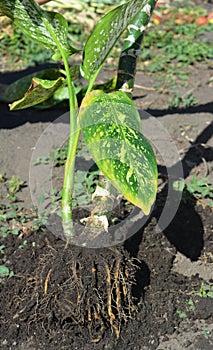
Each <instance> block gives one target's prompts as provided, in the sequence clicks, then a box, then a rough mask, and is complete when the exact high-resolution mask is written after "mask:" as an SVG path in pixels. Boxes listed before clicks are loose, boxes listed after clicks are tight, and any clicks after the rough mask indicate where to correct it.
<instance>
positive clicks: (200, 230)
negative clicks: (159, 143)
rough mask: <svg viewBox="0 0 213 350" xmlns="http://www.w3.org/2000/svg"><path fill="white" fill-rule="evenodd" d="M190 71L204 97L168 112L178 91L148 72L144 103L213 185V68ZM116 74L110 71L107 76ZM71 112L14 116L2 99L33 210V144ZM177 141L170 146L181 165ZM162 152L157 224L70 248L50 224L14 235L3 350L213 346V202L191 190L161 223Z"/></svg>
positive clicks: (12, 155)
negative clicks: (103, 244) (99, 244)
mask: <svg viewBox="0 0 213 350" xmlns="http://www.w3.org/2000/svg"><path fill="white" fill-rule="evenodd" d="M33 69H36V70H37V69H40V67H36V68H30V70H33ZM186 69H187V70H189V71H190V72H191V74H190V75H189V85H188V87H187V89H188V90H190V91H191V89H193V95H194V96H195V97H196V101H197V102H196V104H195V105H193V106H191V107H189V108H187V107H185V108H184V107H181V108H176V109H174V108H172V109H168V106H167V104H168V96H167V94H159V92H158V91H157V89H155V88H153V86H154V84H155V82H156V75H155V74H152V73H148V72H146V73H145V74H144V72H141V71H140V72H138V73H137V75H136V88H135V91H134V101H135V103H136V105H137V107H138V109H140V110H141V109H143V110H145V111H146V112H148V113H149V114H151V115H152V116H154V117H155V118H156V120H157V122H158V123H159V122H160V125H161V126H162V128H163V130H167V131H168V134H169V135H170V137H171V139H172V141H173V143H174V144H175V146H176V147H177V149H178V154H179V156H180V158H181V161H182V164H183V169H184V178H185V181H186V183H190V181H191V179H192V176H193V174H195V175H196V176H197V177H198V178H199V179H202V178H206V177H207V178H208V182H209V183H210V184H211V185H212V181H213V171H212V169H213V163H212V161H213V159H212V146H213V139H212V129H213V125H212V107H213V103H212V80H211V79H212V77H211V70H210V69H208V66H207V65H206V64H204V63H197V64H194V65H191V66H189V67H187V68H186ZM113 73H114V72H113V71H105V72H104V74H103V77H106V76H107V77H111V76H112V75H113ZM23 74H24V72H23V71H19V72H16V73H13V72H4V73H3V74H2V75H1V79H2V81H1V82H2V83H4V84H9V83H11V82H12V81H14V80H16V79H17V77H18V76H23ZM100 79H102V76H101V77H100ZM162 84H163V82H162ZM184 93H185V90H184V87H183V88H182V90H181V88H180V94H184ZM65 110H66V109H65ZM65 110H64V109H63V110H61V109H52V110H48V111H39V113H38V111H37V110H36V109H30V110H25V111H15V112H9V110H8V106H7V105H6V104H3V103H2V104H1V119H0V127H1V128H0V159H1V161H0V162H1V173H3V174H5V176H6V177H7V178H11V176H13V175H15V176H16V177H18V178H20V179H21V180H23V181H25V184H26V186H24V187H23V188H22V190H21V192H18V200H19V203H20V204H21V205H23V206H24V208H27V210H28V211H29V208H30V206H31V205H32V201H31V197H30V193H29V179H28V176H29V167H30V160H31V155H32V152H33V150H34V147H35V144H36V142H37V140H38V138H39V137H40V135H41V133H42V132H43V131H44V130H45V129H46V127H47V125H48V124H49V123H50V122H52V121H53V120H55V119H56V118H57V117H58V116H60V115H61V114H62V113H63V112H64V111H65ZM142 117H143V115H142ZM144 127H145V130H146V124H145V120H144ZM146 132H147V133H148V132H149V130H148V129H147V130H146ZM152 132H153V134H152V137H153V140H155V138H157V137H159V134H158V133H157V130H155V129H154V130H153V131H152ZM155 134H156V135H157V136H156V137H155ZM163 136H165V134H163ZM171 149H172V148H171ZM171 149H170V147H167V148H166V154H167V157H168V159H169V161H170V158H171V159H172V157H173V155H172V153H171ZM164 151H165V150H164ZM156 152H157V150H156ZM157 159H158V166H159V175H160V176H159V190H158V195H157V200H156V204H155V207H154V210H153V212H152V215H151V217H150V218H149V220H148V221H147V223H146V224H145V226H144V227H142V228H141V229H140V230H139V231H138V232H137V233H136V234H134V235H133V236H132V237H130V238H129V239H128V240H126V241H125V242H124V243H123V244H120V245H118V246H116V247H112V248H102V249H88V248H87V249H86V248H81V247H76V246H71V247H70V246H66V244H65V243H64V242H63V241H62V240H60V239H59V238H57V237H55V236H54V235H53V234H52V233H51V232H49V231H48V230H46V229H42V230H39V231H33V230H31V229H29V230H23V232H22V233H21V234H19V235H18V236H16V235H14V234H8V235H3V236H2V239H1V247H2V246H4V248H3V249H2V262H1V264H2V265H4V266H7V267H8V268H9V270H10V271H11V272H13V274H12V275H11V277H7V278H5V277H4V278H2V279H1V281H0V283H1V292H0V293H1V297H0V319H1V324H2V327H1V330H0V334H1V336H0V349H2V350H4V349H5V350H6V349H18V350H35V349H36V350H45V349H48V350H49V349H50V350H51V349H52V350H56V349H63V350H65V349H73V350H74V349H76V350H78V349H79V350H80V349H84V350H102V349H103V350H104V349H105V350H106V349H110V350H115V349H116V350H123V349H127V350H184V349H187V350H201V349H202V350H210V349H212V346H213V268H212V267H213V232H212V208H211V207H210V206H209V205H208V201H207V199H206V198H198V197H197V198H195V197H192V196H189V194H187V193H185V197H184V198H183V199H185V200H182V201H181V203H180V205H179V208H178V210H177V212H176V214H175V216H174V218H173V220H172V221H171V222H170V223H169V225H168V226H167V227H165V228H163V230H160V229H159V228H158V226H157V224H158V219H159V218H160V215H161V213H162V210H163V208H164V205H165V201H166V198H167V185H168V179H167V172H166V170H165V162H164V161H163V159H162V154H161V155H160V154H159V153H158V152H157ZM61 171H62V170H59V172H58V173H57V174H58V176H62V175H61V174H62V172H61ZM187 196H188V197H187ZM4 225H5V224H3V225H2V226H4ZM110 305H111V308H110Z"/></svg>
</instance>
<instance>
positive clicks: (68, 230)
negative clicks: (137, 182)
mask: <svg viewBox="0 0 213 350" xmlns="http://www.w3.org/2000/svg"><path fill="white" fill-rule="evenodd" d="M43 21H44V23H45V25H46V27H47V29H48V30H49V32H50V33H51V35H52V37H53V38H54V41H55V43H56V45H57V47H58V49H59V51H60V54H61V56H62V59H63V62H64V68H65V72H66V77H67V85H68V91H69V108H70V135H69V142H68V151H67V160H66V164H65V170H64V183H63V190H62V208H61V210H62V224H63V228H64V233H65V236H66V238H67V239H68V240H69V239H70V238H71V237H73V235H74V232H73V224H72V194H73V187H74V174H75V157H76V152H77V146H78V140H79V136H80V128H79V125H78V103H77V97H76V94H75V89H74V86H73V82H72V79H71V75H70V68H69V63H68V55H67V52H66V51H64V49H63V47H62V46H61V44H60V42H59V40H58V38H57V37H56V36H55V33H54V31H53V30H52V28H51V27H50V25H49V23H48V21H47V20H46V19H45V18H43Z"/></svg>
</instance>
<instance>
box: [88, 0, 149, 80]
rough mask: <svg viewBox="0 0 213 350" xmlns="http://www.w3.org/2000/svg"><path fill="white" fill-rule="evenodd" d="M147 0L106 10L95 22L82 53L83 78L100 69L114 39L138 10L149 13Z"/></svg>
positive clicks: (114, 41) (137, 0)
mask: <svg viewBox="0 0 213 350" xmlns="http://www.w3.org/2000/svg"><path fill="white" fill-rule="evenodd" d="M148 2H149V0H131V1H129V2H127V3H125V4H123V5H120V6H118V7H116V8H115V9H113V10H112V11H110V12H108V13H107V14H106V15H105V16H104V17H102V18H101V19H100V21H99V22H98V23H97V24H96V26H95V28H94V30H93V32H92V34H91V35H90V36H89V38H88V40H87V42H86V44H85V47H84V53H83V63H82V66H81V72H82V75H83V77H84V78H85V79H87V80H90V79H91V77H92V76H93V75H94V74H95V73H96V72H97V71H98V70H99V69H100V67H101V66H102V64H103V62H104V61H105V59H106V57H107V56H108V54H109V52H110V51H111V49H112V48H113V46H114V45H115V43H116V41H117V40H118V38H119V37H120V35H121V34H122V33H123V31H124V30H125V28H126V27H127V25H128V24H129V23H130V22H131V21H132V20H133V18H134V17H135V16H136V14H137V13H138V12H139V11H143V12H146V13H147V14H150V10H151V7H150V5H149V4H148Z"/></svg>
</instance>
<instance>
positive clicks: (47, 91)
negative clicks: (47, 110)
mask: <svg viewBox="0 0 213 350" xmlns="http://www.w3.org/2000/svg"><path fill="white" fill-rule="evenodd" d="M63 82H64V79H63V78H62V77H60V78H58V79H57V80H43V79H39V78H33V79H32V83H31V85H30V87H29V89H28V91H27V92H26V93H25V95H24V97H23V98H21V99H20V100H18V101H15V102H13V103H12V104H11V105H10V110H15V109H24V108H28V107H32V106H35V105H37V104H39V103H42V102H44V101H45V100H47V99H48V98H50V96H52V94H53V93H54V92H55V91H56V90H57V89H58V88H59V87H60V86H61V85H62V84H63Z"/></svg>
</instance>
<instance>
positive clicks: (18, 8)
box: [0, 0, 78, 58]
mask: <svg viewBox="0 0 213 350" xmlns="http://www.w3.org/2000/svg"><path fill="white" fill-rule="evenodd" d="M0 13H3V14H4V15H6V16H8V17H10V18H11V19H12V20H13V22H14V23H15V24H16V25H17V26H18V27H19V28H21V29H22V31H23V33H25V34H27V35H28V36H29V37H31V38H32V39H33V40H35V41H37V42H39V43H40V44H42V45H44V46H46V47H48V48H50V49H52V50H53V51H54V52H55V53H56V56H58V57H59V47H60V48H61V49H62V50H63V51H64V52H65V53H66V55H67V56H68V55H69V54H72V53H74V52H77V51H78V50H76V49H75V48H73V47H72V46H71V45H69V43H68V40H67V33H68V24H67V21H66V20H65V18H64V17H63V16H62V15H60V14H59V13H55V12H49V11H44V10H42V9H41V7H40V6H38V5H37V4H36V2H35V1H34V0H1V1H0ZM58 57H57V58H58Z"/></svg>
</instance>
